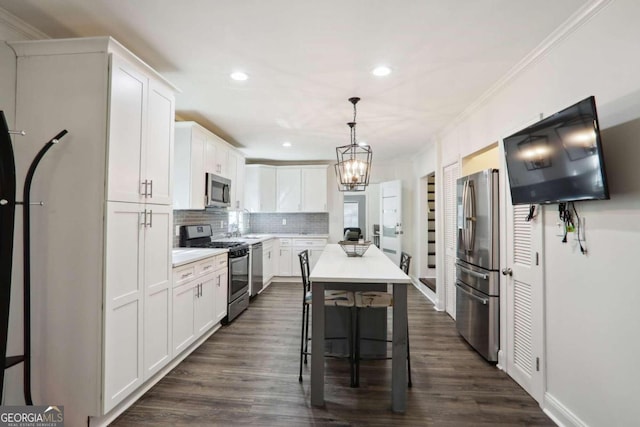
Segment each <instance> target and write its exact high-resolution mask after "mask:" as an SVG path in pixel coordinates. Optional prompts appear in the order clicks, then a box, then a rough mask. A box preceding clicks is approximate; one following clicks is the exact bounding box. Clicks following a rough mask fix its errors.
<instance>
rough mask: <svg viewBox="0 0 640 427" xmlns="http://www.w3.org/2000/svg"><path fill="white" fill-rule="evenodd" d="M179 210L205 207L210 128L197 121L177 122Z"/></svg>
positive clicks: (177, 202)
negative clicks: (207, 143) (206, 150)
mask: <svg viewBox="0 0 640 427" xmlns="http://www.w3.org/2000/svg"><path fill="white" fill-rule="evenodd" d="M175 132H176V139H175V160H174V165H175V174H174V175H175V178H174V184H175V186H174V187H175V196H174V198H173V207H174V208H175V209H204V204H205V200H204V199H205V197H204V193H205V185H206V178H205V174H206V172H205V171H206V169H205V147H206V129H204V128H202V127H201V126H200V125H198V124H197V123H194V122H177V123H176V124H175Z"/></svg>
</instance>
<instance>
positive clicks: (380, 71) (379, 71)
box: [371, 65, 391, 77]
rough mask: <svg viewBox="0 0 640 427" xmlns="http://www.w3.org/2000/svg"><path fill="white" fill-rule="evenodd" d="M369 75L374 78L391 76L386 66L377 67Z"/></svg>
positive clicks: (389, 69)
mask: <svg viewBox="0 0 640 427" xmlns="http://www.w3.org/2000/svg"><path fill="white" fill-rule="evenodd" d="M371 73H372V74H373V75H374V76H378V77H384V76H388V75H389V74H391V68H389V67H387V66H386V65H381V66H379V67H376V68H374V69H373V71H371Z"/></svg>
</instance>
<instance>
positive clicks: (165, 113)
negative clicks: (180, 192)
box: [107, 55, 174, 204]
mask: <svg viewBox="0 0 640 427" xmlns="http://www.w3.org/2000/svg"><path fill="white" fill-rule="evenodd" d="M110 59H111V73H110V82H109V83H110V87H111V97H110V101H111V102H110V103H109V137H110V141H109V151H108V156H109V160H108V161H109V167H108V171H109V172H110V173H109V174H108V182H107V186H108V196H107V199H108V200H110V201H126V202H146V203H158V204H168V203H170V200H171V184H170V183H171V167H170V166H171V165H170V159H171V157H172V151H173V145H172V142H173V137H172V132H173V112H174V97H173V92H172V90H170V89H168V88H167V87H166V86H165V85H164V84H158V83H156V82H155V81H153V80H152V79H150V78H149V77H148V75H147V74H145V73H144V71H143V70H141V69H140V67H139V66H136V65H134V64H132V63H131V62H129V61H128V60H126V59H124V58H123V57H120V56H117V55H112V56H111V58H110Z"/></svg>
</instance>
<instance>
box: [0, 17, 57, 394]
mask: <svg viewBox="0 0 640 427" xmlns="http://www.w3.org/2000/svg"><path fill="white" fill-rule="evenodd" d="M34 38H46V36H45V35H44V34H42V33H40V32H38V31H37V30H35V29H33V28H32V27H29V26H27V25H26V24H24V23H22V22H20V21H18V20H17V19H15V18H14V17H13V16H12V15H9V14H8V13H6V12H5V11H4V10H3V9H0V40H2V42H1V43H0V110H2V111H4V114H5V116H6V118H7V124H8V125H9V128H10V129H14V123H15V103H16V55H15V53H14V52H13V50H12V49H11V48H10V47H9V46H8V45H7V44H5V43H4V42H5V41H10V40H28V39H34ZM13 141H14V143H16V144H19V143H20V137H19V136H15V137H13ZM21 176H22V175H18V180H20V179H21ZM17 187H18V188H17V194H19V195H21V194H22V184H21V183H20V182H18V185H17ZM18 197H19V198H22V197H21V196H18ZM14 230H15V232H14V236H15V238H14V247H13V267H12V280H11V282H12V283H11V308H10V315H9V337H8V343H7V355H10V356H15V355H20V354H22V353H23V350H22V348H23V347H22V325H23V322H22V301H23V298H22V280H23V279H22V278H23V276H22V234H21V233H22V209H20V208H19V207H18V208H17V209H16V220H15V228H14ZM0 386H2V384H0ZM4 386H5V387H4V394H3V402H0V404H2V405H12V404H23V403H24V398H23V397H22V364H18V365H16V366H14V367H12V368H11V369H9V370H7V371H6V372H5V381H4Z"/></svg>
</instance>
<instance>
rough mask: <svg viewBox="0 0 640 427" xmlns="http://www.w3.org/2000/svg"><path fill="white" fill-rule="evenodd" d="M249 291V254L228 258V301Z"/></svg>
mask: <svg viewBox="0 0 640 427" xmlns="http://www.w3.org/2000/svg"><path fill="white" fill-rule="evenodd" d="M247 292H249V254H247V255H244V256H241V257H237V258H229V301H228V302H229V303H231V302H233V301H234V300H235V299H237V298H238V297H240V296H242V295H243V294H245V293H247Z"/></svg>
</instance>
